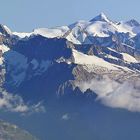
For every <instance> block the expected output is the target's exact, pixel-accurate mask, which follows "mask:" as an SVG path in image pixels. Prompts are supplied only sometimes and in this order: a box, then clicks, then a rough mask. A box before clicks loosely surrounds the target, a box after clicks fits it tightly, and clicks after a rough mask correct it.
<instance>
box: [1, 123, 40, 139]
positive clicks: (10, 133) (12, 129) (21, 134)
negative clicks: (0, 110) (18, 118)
mask: <svg viewBox="0 0 140 140" xmlns="http://www.w3.org/2000/svg"><path fill="white" fill-rule="evenodd" d="M0 140H37V139H36V138H35V137H33V136H32V135H31V134H29V133H28V132H26V131H24V130H22V129H20V128H18V127H17V126H15V125H11V124H9V123H6V122H4V121H0Z"/></svg>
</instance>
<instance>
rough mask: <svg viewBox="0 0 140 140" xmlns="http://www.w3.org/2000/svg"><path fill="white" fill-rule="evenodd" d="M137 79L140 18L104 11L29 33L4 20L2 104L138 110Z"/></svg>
mask: <svg viewBox="0 0 140 140" xmlns="http://www.w3.org/2000/svg"><path fill="white" fill-rule="evenodd" d="M139 83H140V23H139V22H138V21H136V20H134V19H131V20H129V21H126V22H116V21H112V20H110V19H109V18H108V17H107V16H106V15H105V14H104V13H101V14H100V15H98V16H96V17H95V18H93V19H91V20H89V21H83V20H81V21H78V22H75V23H73V24H70V25H68V26H61V27H54V28H39V29H35V30H33V31H32V32H30V33H20V32H13V31H11V30H10V29H9V28H8V27H7V26H5V25H0V93H1V98H0V108H1V109H2V110H7V111H10V112H14V113H21V114H26V113H29V114H30V113H34V112H36V113H38V112H39V113H40V112H43V113H45V112H47V107H48V106H49V107H50V106H51V107H52V106H53V107H56V106H57V107H58V106H59V107H61V109H62V108H63V106H68V108H69V111H70V110H71V111H72V112H73V111H74V110H73V109H74V108H75V109H76V108H77V110H79V108H80V107H81V106H82V105H83V102H84V104H85V103H87V104H88V105H89V104H92V102H96V103H99V106H100V105H103V106H104V105H105V106H107V107H111V108H115V109H124V110H125V111H130V112H140V101H139V100H140V99H139V97H140V95H139V91H140V86H139ZM75 106H76V107H75ZM51 107H50V108H51ZM62 110H63V109H62ZM62 110H61V111H62ZM71 111H70V112H71ZM62 112H63V111H62ZM62 119H64V120H67V119H69V114H67V113H66V114H64V115H63V117H62ZM44 137H45V136H44ZM111 138H112V137H111ZM111 138H108V140H112V139H111ZM122 138H123V139H124V137H122ZM54 139H55V138H54ZM44 140H45V138H44ZM113 140H115V139H113Z"/></svg>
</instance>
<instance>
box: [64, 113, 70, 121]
mask: <svg viewBox="0 0 140 140" xmlns="http://www.w3.org/2000/svg"><path fill="white" fill-rule="evenodd" d="M69 119H70V116H69V114H68V113H66V114H64V115H63V116H62V120H64V121H68V120H69Z"/></svg>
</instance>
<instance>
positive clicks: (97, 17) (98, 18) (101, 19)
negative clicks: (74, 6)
mask: <svg viewBox="0 0 140 140" xmlns="http://www.w3.org/2000/svg"><path fill="white" fill-rule="evenodd" d="M94 21H104V22H110V20H109V19H108V17H107V16H106V15H105V14H104V13H103V12H102V13H101V14H99V15H98V16H96V17H95V18H93V19H92V20H90V22H94Z"/></svg>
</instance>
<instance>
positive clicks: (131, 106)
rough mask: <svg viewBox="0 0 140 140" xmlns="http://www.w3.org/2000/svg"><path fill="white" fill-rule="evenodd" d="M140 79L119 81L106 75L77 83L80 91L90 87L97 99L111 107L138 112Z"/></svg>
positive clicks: (139, 109)
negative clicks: (99, 78) (98, 78)
mask: <svg viewBox="0 0 140 140" xmlns="http://www.w3.org/2000/svg"><path fill="white" fill-rule="evenodd" d="M139 85H140V81H135V82H128V81H126V82H124V83H119V82H116V81H113V80H111V79H109V78H107V77H104V78H103V79H101V80H91V81H88V82H82V83H77V86H78V87H80V89H81V91H83V92H84V91H86V90H87V89H91V90H92V91H94V92H95V93H96V94H97V99H96V100H98V101H101V103H103V104H104V105H107V106H109V107H113V108H123V109H127V110H129V111H134V112H140V86H139Z"/></svg>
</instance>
